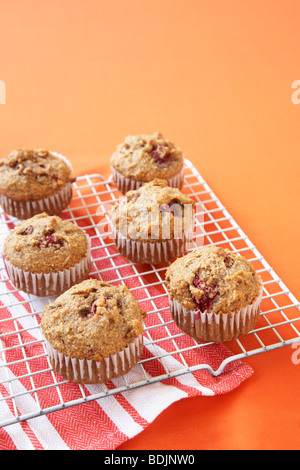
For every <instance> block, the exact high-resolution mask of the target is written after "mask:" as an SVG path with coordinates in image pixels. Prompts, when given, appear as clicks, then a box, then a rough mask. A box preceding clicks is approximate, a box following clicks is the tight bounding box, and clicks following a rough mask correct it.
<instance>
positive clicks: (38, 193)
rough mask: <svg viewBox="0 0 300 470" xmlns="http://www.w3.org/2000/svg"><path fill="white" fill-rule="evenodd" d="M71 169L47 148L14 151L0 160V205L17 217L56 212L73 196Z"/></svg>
mask: <svg viewBox="0 0 300 470" xmlns="http://www.w3.org/2000/svg"><path fill="white" fill-rule="evenodd" d="M71 173H72V169H71V166H70V164H69V163H68V162H67V160H66V159H65V158H64V157H62V156H61V155H59V154H57V153H54V152H49V151H48V150H42V149H39V150H27V149H20V150H14V151H13V152H11V153H10V154H9V155H8V156H7V157H5V158H3V159H2V160H1V161H0V205H1V206H2V207H3V209H4V211H5V212H6V213H7V214H9V215H11V216H13V217H16V218H18V219H28V218H30V217H33V216H34V215H36V214H39V213H41V212H47V213H48V214H49V215H54V214H59V213H60V212H61V211H62V210H63V209H64V208H65V207H66V206H67V205H68V204H69V202H70V200H71V198H72V182H74V181H75V178H73V177H72V174H71Z"/></svg>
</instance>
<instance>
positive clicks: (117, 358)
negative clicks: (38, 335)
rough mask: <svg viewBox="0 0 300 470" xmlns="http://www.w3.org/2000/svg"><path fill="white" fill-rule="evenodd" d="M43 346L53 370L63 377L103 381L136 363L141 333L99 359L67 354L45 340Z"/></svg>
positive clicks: (77, 380)
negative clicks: (80, 357)
mask: <svg viewBox="0 0 300 470" xmlns="http://www.w3.org/2000/svg"><path fill="white" fill-rule="evenodd" d="M45 346H46V349H47V353H48V356H49V360H50V363H51V365H52V367H53V370H54V371H55V372H57V373H58V374H59V375H61V376H62V377H64V378H65V379H67V380H69V381H70V382H76V383H81V384H89V383H93V384H96V383H105V382H107V381H108V380H111V379H114V378H116V377H120V376H122V375H125V374H127V373H128V372H129V371H130V370H131V369H132V368H133V367H134V366H135V365H136V364H137V362H138V361H139V359H140V356H141V353H142V349H143V334H141V335H139V336H138V337H137V338H136V339H135V340H134V341H133V342H132V343H130V344H129V345H128V346H127V347H126V348H123V349H122V350H121V351H119V352H117V353H116V354H111V355H109V356H108V357H105V358H103V359H102V360H101V361H95V360H94V359H78V358H76V357H70V356H67V355H65V354H63V353H61V352H59V351H57V350H56V349H54V348H53V347H52V346H51V344H50V343H49V342H48V341H47V340H45Z"/></svg>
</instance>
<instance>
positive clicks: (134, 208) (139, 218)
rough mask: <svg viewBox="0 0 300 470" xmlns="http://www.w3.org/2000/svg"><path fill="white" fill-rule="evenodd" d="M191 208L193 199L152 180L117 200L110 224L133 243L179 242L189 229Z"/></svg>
mask: <svg viewBox="0 0 300 470" xmlns="http://www.w3.org/2000/svg"><path fill="white" fill-rule="evenodd" d="M193 206H194V201H193V199H191V198H190V197H188V196H187V195H186V194H183V193H182V192H181V191H180V190H179V189H177V188H171V187H170V186H168V183H167V181H166V180H160V179H154V180H153V181H150V182H149V183H146V184H145V185H143V186H141V187H140V188H139V189H136V190H133V191H128V192H127V193H126V195H125V196H124V197H121V198H120V201H119V203H118V204H116V205H115V206H114V207H113V209H112V212H111V220H112V223H113V225H114V227H115V228H116V229H117V230H118V232H119V233H120V234H121V235H123V236H125V237H127V238H130V239H133V240H140V241H153V242H155V241H157V240H167V239H171V238H182V237H183V234H187V233H191V231H192V229H193Z"/></svg>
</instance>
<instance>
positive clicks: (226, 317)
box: [166, 246, 262, 342]
mask: <svg viewBox="0 0 300 470" xmlns="http://www.w3.org/2000/svg"><path fill="white" fill-rule="evenodd" d="M166 287H167V291H168V294H169V299H170V311H171V315H172V318H173V319H174V321H175V323H176V324H177V326H178V327H179V328H180V329H181V330H183V331H184V332H185V333H187V334H188V335H190V336H192V337H193V338H195V339H198V340H200V341H204V342H210V341H212V342H223V341H230V340H232V339H235V338H238V337H239V336H241V335H243V334H246V333H248V332H249V331H251V330H252V329H253V328H254V326H255V324H256V322H257V320H258V317H259V314H260V304H261V299H262V285H261V281H260V278H259V277H258V275H257V273H256V271H255V270H254V269H253V267H252V265H251V264H250V262H249V261H248V260H246V258H244V257H243V256H240V255H238V254H235V253H233V252H231V251H230V250H228V249H223V248H220V247H216V246H205V247H202V248H200V249H197V250H194V251H192V252H191V253H188V254H187V255H185V256H184V257H182V258H179V259H177V260H176V261H175V262H174V263H173V264H172V265H171V266H169V268H168V269H167V272H166Z"/></svg>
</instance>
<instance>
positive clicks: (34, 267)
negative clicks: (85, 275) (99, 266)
mask: <svg viewBox="0 0 300 470" xmlns="http://www.w3.org/2000/svg"><path fill="white" fill-rule="evenodd" d="M88 249H89V245H88V240H87V235H86V234H85V232H84V231H83V230H82V229H81V228H80V227H78V226H77V225H74V224H73V223H72V222H69V221H66V220H62V219H61V218H60V217H58V216H49V215H48V214H46V213H45V212H44V213H42V214H37V215H35V216H34V217H32V218H31V219H27V220H24V221H23V222H21V223H20V224H18V225H17V226H16V227H15V228H14V229H13V230H12V231H11V232H10V234H9V235H8V236H7V237H6V239H5V241H4V249H3V254H4V256H5V258H6V259H7V260H8V261H9V262H10V263H11V264H12V265H13V266H15V267H16V268H20V269H22V270H23V271H31V272H35V273H40V272H42V273H49V272H57V271H62V270H63V269H68V268H70V267H71V266H74V265H75V264H77V263H79V262H80V261H81V260H82V259H83V257H85V256H86V255H87V252H88Z"/></svg>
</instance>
